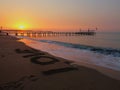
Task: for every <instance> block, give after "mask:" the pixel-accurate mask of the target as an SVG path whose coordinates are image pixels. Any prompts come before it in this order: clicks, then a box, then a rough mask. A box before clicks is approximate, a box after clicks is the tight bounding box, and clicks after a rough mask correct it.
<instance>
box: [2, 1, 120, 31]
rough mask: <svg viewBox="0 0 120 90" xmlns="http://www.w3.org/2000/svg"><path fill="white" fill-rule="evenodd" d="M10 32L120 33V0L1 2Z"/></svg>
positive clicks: (3, 21)
mask: <svg viewBox="0 0 120 90" xmlns="http://www.w3.org/2000/svg"><path fill="white" fill-rule="evenodd" d="M0 12H1V14H0V26H3V27H4V28H7V29H20V27H24V29H34V30H36V29H37V30H67V31H70V30H71V31H72V30H73V31H74V30H79V29H80V28H81V29H88V28H91V29H94V28H96V27H98V28H99V29H100V30H101V31H120V27H119V25H120V0H69V2H68V0H0Z"/></svg>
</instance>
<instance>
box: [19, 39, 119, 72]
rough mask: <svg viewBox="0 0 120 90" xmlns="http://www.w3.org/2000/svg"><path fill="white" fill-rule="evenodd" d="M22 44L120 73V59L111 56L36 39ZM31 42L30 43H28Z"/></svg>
mask: <svg viewBox="0 0 120 90" xmlns="http://www.w3.org/2000/svg"><path fill="white" fill-rule="evenodd" d="M21 41H22V42H24V43H26V42H27V43H26V44H27V45H28V46H30V47H33V48H35V49H38V50H43V51H46V52H48V53H50V54H52V55H55V56H58V57H63V58H65V59H69V60H72V61H75V62H76V63H77V64H80V63H81V62H83V63H88V64H93V65H97V66H102V67H106V68H109V69H113V70H117V71H120V57H113V56H110V55H103V54H99V53H94V52H91V51H88V50H78V49H74V48H67V47H64V46H59V45H55V44H51V43H43V42H38V41H35V40H34V39H33V40H32V39H29V38H27V39H23V40H21ZM28 42H29V43H28Z"/></svg>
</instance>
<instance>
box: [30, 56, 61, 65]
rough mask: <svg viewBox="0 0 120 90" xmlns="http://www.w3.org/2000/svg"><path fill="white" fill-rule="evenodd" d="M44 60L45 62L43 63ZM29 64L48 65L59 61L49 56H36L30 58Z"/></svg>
mask: <svg viewBox="0 0 120 90" xmlns="http://www.w3.org/2000/svg"><path fill="white" fill-rule="evenodd" d="M42 58H43V59H42ZM44 59H46V60H45V61H44ZM31 62H32V63H35V64H41V65H49V64H54V63H56V62H59V60H58V59H56V58H54V57H50V56H37V57H33V58H31Z"/></svg>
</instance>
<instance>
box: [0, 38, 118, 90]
mask: <svg viewBox="0 0 120 90" xmlns="http://www.w3.org/2000/svg"><path fill="white" fill-rule="evenodd" d="M0 44H1V46H0V49H1V50H0V72H1V73H0V74H1V76H0V88H2V89H3V90H8V89H7V88H10V89H11V88H13V89H12V90H21V89H22V90H30V89H31V90H48V89H49V90H80V89H81V90H90V89H93V90H101V89H102V90H108V89H109V90H115V89H116V90H119V89H120V80H115V79H113V78H110V77H108V76H106V75H103V74H102V73H100V72H98V71H97V70H94V69H91V68H88V67H86V66H82V65H81V66H78V65H77V66H76V65H71V61H69V60H66V59H63V58H59V57H55V56H53V55H51V54H49V53H47V52H44V51H39V50H36V49H33V48H31V47H28V46H26V45H25V44H24V43H22V42H18V39H17V38H15V37H12V36H0ZM96 68H97V67H96Z"/></svg>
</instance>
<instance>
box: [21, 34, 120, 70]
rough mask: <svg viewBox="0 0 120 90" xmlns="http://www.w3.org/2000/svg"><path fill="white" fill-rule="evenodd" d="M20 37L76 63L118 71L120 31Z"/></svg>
mask: <svg viewBox="0 0 120 90" xmlns="http://www.w3.org/2000/svg"><path fill="white" fill-rule="evenodd" d="M20 37H21V36H19V38H20ZM22 38H23V39H21V40H20V41H22V42H24V43H25V44H26V45H28V46H31V47H33V48H35V49H38V50H42V51H45V52H48V53H50V54H52V55H55V56H57V57H62V58H65V59H68V60H71V61H74V62H75V63H77V64H81V63H87V64H92V65H97V66H101V67H106V68H109V69H113V70H117V71H120V32H102V33H97V34H96V35H93V36H89V35H78V36H65V35H63V36H61V35H60V36H45V37H38V36H36V37H26V36H24V37H23V36H22Z"/></svg>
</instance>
